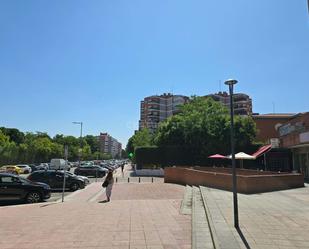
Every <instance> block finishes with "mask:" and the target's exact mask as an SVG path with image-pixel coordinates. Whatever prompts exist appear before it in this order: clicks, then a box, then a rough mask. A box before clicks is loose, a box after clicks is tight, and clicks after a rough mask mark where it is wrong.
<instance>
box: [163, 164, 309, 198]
mask: <svg viewBox="0 0 309 249" xmlns="http://www.w3.org/2000/svg"><path fill="white" fill-rule="evenodd" d="M207 169H209V170H207ZM230 170H231V169H220V168H218V170H215V169H214V168H203V170H199V169H196V168H183V167H181V168H179V167H168V168H165V169H164V182H166V183H176V184H182V185H186V184H188V185H195V186H198V185H201V186H207V187H211V188H218V189H223V190H228V191H232V174H231V173H230ZM250 173H251V174H250ZM299 187H304V177H303V175H302V174H298V173H275V172H267V171H264V172H263V174H258V173H257V172H255V171H252V170H249V171H247V170H243V169H242V170H239V169H238V170H237V191H238V192H239V193H243V194H254V193H262V192H270V191H276V190H284V189H290V188H299Z"/></svg>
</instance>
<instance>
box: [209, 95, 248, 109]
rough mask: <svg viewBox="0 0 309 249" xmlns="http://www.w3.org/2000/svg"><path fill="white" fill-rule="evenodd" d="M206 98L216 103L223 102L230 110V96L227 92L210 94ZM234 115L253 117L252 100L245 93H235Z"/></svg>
mask: <svg viewBox="0 0 309 249" xmlns="http://www.w3.org/2000/svg"><path fill="white" fill-rule="evenodd" d="M205 97H211V98H212V99H213V100H215V101H219V102H221V103H222V104H223V105H225V106H226V107H228V108H230V95H229V94H228V93H227V92H218V93H215V94H209V95H206V96H205ZM233 101H234V114H236V115H252V99H251V98H250V97H249V96H248V95H247V94H244V93H234V94H233Z"/></svg>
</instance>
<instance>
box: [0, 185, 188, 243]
mask: <svg viewBox="0 0 309 249" xmlns="http://www.w3.org/2000/svg"><path fill="white" fill-rule="evenodd" d="M101 184H102V183H93V184H91V185H89V186H88V187H87V188H86V189H84V190H82V191H78V192H76V193H73V194H72V195H71V196H69V197H67V198H66V199H65V202H64V203H41V204H34V205H21V206H10V207H1V208H0V220H1V225H0V237H1V239H0V248H1V249H8V248H14V249H16V248H18V249H22V248H52V249H56V248H103V249H189V248H191V218H190V216H185V215H181V214H179V207H180V203H181V199H182V197H183V191H184V187H183V186H179V185H172V184H162V183H153V184H149V183H145V184H142V183H139V184H126V183H121V184H115V186H114V189H113V194H112V201H111V202H109V203H100V201H102V200H104V199H105V196H104V193H103V192H102V187H101Z"/></svg>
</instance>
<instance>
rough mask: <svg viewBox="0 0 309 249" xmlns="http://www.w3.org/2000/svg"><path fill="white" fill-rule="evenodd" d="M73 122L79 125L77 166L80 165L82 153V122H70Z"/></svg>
mask: <svg viewBox="0 0 309 249" xmlns="http://www.w3.org/2000/svg"><path fill="white" fill-rule="evenodd" d="M72 123H73V124H78V125H80V138H79V139H80V142H79V152H78V166H79V167H80V159H81V155H82V146H83V122H72Z"/></svg>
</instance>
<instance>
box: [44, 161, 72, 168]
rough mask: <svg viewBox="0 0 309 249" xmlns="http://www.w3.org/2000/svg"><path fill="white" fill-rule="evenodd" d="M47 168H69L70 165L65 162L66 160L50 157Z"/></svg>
mask: <svg viewBox="0 0 309 249" xmlns="http://www.w3.org/2000/svg"><path fill="white" fill-rule="evenodd" d="M49 169H66V170H70V169H71V167H70V166H69V165H68V164H66V161H65V160H64V159H58V158H55V159H52V160H50V165H49Z"/></svg>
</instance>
